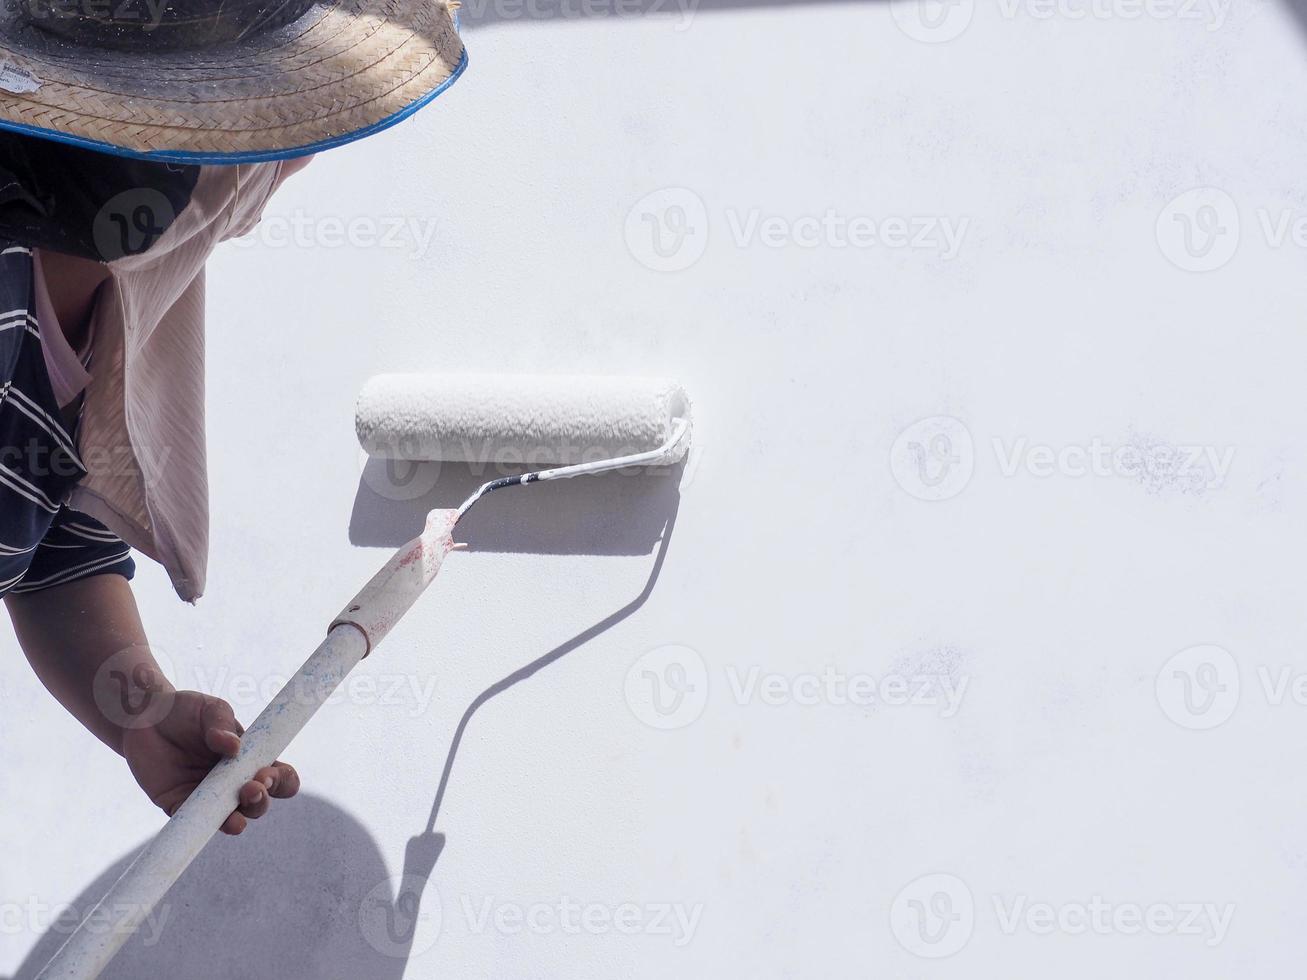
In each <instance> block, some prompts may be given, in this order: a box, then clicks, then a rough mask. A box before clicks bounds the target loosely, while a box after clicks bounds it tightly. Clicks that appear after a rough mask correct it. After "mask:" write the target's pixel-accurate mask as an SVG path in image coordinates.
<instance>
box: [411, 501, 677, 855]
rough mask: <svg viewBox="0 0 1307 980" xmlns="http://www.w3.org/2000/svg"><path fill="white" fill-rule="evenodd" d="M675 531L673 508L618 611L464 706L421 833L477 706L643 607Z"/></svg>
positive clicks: (436, 809)
mask: <svg viewBox="0 0 1307 980" xmlns="http://www.w3.org/2000/svg"><path fill="white" fill-rule="evenodd" d="M675 528H676V509H675V508H673V509H672V511H671V513H670V514H669V515H668V518H667V523H666V525H665V526H664V530H663V535H662V540H661V542H660V543H659V546H658V554H657V556H656V557H655V558H654V564H653V569H652V571H650V573H649V579H648V581H647V582H645V586H644V588H643V589H642V590H641V591H640V594H639V595H637V596H636V597H635V598H634V599H632V600H631V601H630V602H628V603H627V604H626V605H625V606H623V607H622V608H621V609H618V610H617V611H616V612H614V613H612V614H611V615H609V616H606V617H604V618H603V619H601V620H600V621H599V622H597V623H595V624H594V625H593V626H591V627H589V628H588V629H586V630H583V631H582V632H580V633H578V634H577V635H576V636H574V637H572V638H571V639H570V640H567V641H565V642H564V643H562V644H560V645H559V646H557V647H554V649H552V650H550V651H549V652H548V653H546V654H544V655H543V656H541V657H537V658H536V659H535V660H532V661H531V662H530V663H529V664H527V665H526V666H525V667H521V668H519V669H518V670H515V671H513V673H511V674H509V675H508V676H507V677H505V678H503V679H502V680H499V681H496V682H495V683H494V684H491V685H490V686H489V687H488V688H486V689H485V690H484V691H482V692H481V693H480V694H478V695H477V696H476V698H474V699H473V701H472V703H471V704H469V705H468V706H467V710H466V711H464V712H463V717H462V718H460V719H459V722H458V727H457V728H456V729H455V730H454V738H453V740H452V741H451V743H450V746H449V754H448V755H447V756H446V757H445V767H444V769H443V770H442V771H441V774H440V786H439V787H438V788H437V789H436V798H435V801H434V802H433V803H432V805H431V816H430V817H429V818H428V820H427V826H426V831H425V834H426V835H430V834H432V833H433V832H434V830H435V827H436V819H437V817H439V815H440V807H441V804H442V803H444V800H445V793H446V791H447V790H448V789H449V779H450V775H451V773H453V771H454V758H455V756H457V755H458V749H459V746H460V745H461V744H462V742H463V734H464V733H465V732H466V731H467V726H468V724H469V722H471V720H472V716H473V715H475V714H476V713H477V711H479V710H480V709H481V706H482V705H484V704H485V703H486V702H487V701H489V700H490V699H491V698H493V697H496V696H498V695H500V694H503V693H504V692H505V691H507V690H508V689H509V688H511V687H515V686H516V685H518V684H520V683H522V681H524V680H526V679H527V678H529V677H532V676H534V675H535V674H536V673H537V672H539V671H541V670H543V669H544V668H546V667H548V666H549V665H550V664H553V663H556V662H557V661H559V660H561V659H562V658H563V657H565V656H567V655H568V654H569V653H571V652H572V651H573V650H575V649H577V648H578V647H580V646H584V645H585V644H586V643H589V642H590V641H591V640H593V639H595V638H596V637H598V636H600V635H602V634H603V633H606V632H607V631H608V630H610V629H612V628H613V627H614V626H616V625H617V624H618V623H620V622H622V620H624V619H626V618H627V617H629V616H630V615H631V614H632V613H634V612H635V611H636V610H637V609H639V608H640V607H641V606H643V605H644V604H645V603H646V602H647V601H648V600H649V596H651V595H652V594H653V590H654V586H655V585H656V584H657V582H658V576H659V574H661V572H662V568H663V562H664V561H665V560H666V558H667V549H668V546H669V545H670V544H671V540H672V532H673V531H674V530H675ZM435 836H436V837H438V838H439V839H440V840H441V841H442V842H443V840H444V837H443V835H439V834H437V835H435ZM414 839H415V840H417V839H419V838H414Z"/></svg>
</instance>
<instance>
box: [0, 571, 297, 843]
mask: <svg viewBox="0 0 1307 980" xmlns="http://www.w3.org/2000/svg"><path fill="white" fill-rule="evenodd" d="M5 606H6V607H7V608H8V610H9V616H10V618H11V619H12V620H13V624H14V630H15V632H16V633H17V634H18V642H19V643H20V644H22V647H23V652H24V653H25V654H26V655H27V659H28V661H29V662H30V663H31V665H32V669H33V670H35V671H36V675H37V676H38V677H39V678H40V679H41V683H43V684H44V685H45V686H46V688H47V689H48V690H49V691H50V693H51V694H53V695H54V696H55V698H56V699H58V701H59V703H60V704H62V705H63V706H64V707H65V708H67V709H68V711H69V712H70V713H71V714H72V715H73V716H74V717H75V718H77V720H78V721H80V722H81V723H82V724H83V725H84V726H85V727H86V728H87V730H88V731H90V732H91V733H92V734H94V735H95V736H96V737H97V738H98V739H100V741H102V742H104V744H105V745H107V746H109V748H111V749H113V750H114V751H115V752H117V753H118V754H119V755H121V756H123V758H125V759H126V760H127V765H128V766H129V767H130V769H131V772H132V775H133V776H135V777H136V781H137V783H139V784H140V786H141V788H142V789H143V790H145V792H146V794H147V795H148V796H149V797H150V799H151V800H152V801H154V803H155V804H157V805H158V806H159V807H161V808H162V809H163V810H164V812H165V813H167V814H169V815H171V814H172V813H173V812H174V811H175V810H176V809H177V808H178V807H179V806H181V804H182V802H183V801H185V800H186V798H187V797H188V796H190V795H191V791H192V790H194V789H195V787H196V786H198V785H199V783H200V781H201V780H202V779H203V778H204V777H205V776H206V775H207V774H208V772H209V770H210V769H212V768H213V767H214V765H215V764H216V763H217V762H218V761H219V760H221V759H222V758H223V757H225V756H233V755H235V754H236V752H237V750H238V749H239V748H240V736H241V734H242V733H243V732H244V729H243V728H241V726H240V724H239V723H238V722H237V721H236V716H235V714H234V713H233V712H232V709H231V705H229V704H228V703H227V702H226V701H223V700H222V699H220V698H215V697H211V696H209V695H207V694H201V693H199V692H197V691H178V690H176V689H175V688H174V687H173V686H172V684H171V683H170V682H169V680H168V678H167V677H165V676H164V674H163V671H162V670H160V669H159V665H158V664H157V663H156V662H155V659H154V656H153V654H151V653H150V645H149V641H148V640H147V639H146V636H145V630H144V628H143V627H142V625H141V617H140V614H139V613H138V611H137V609H136V600H135V599H134V597H133V596H132V590H131V585H130V584H129V583H128V581H127V580H126V579H125V578H123V577H122V576H121V575H93V576H91V577H89V578H83V579H78V580H76V581H73V582H68V583H66V584H64V585H57V586H54V587H52V588H49V589H43V590H41V591H38V592H29V593H25V594H22V595H12V594H11V595H9V596H6V597H5ZM298 790H299V776H298V775H297V774H296V772H295V770H294V769H293V768H291V767H290V766H289V765H286V764H285V763H284V762H275V763H273V764H272V765H271V766H267V767H265V768H263V769H260V770H259V771H258V773H256V774H255V777H254V779H253V780H251V781H250V782H248V783H246V784H245V785H244V786H242V787H241V791H240V794H239V804H240V805H239V806H238V807H237V809H236V810H235V811H233V813H232V814H231V816H229V817H228V818H227V821H226V822H225V823H224V824H223V826H222V829H223V831H224V832H225V833H228V834H239V833H240V832H241V831H242V830H244V829H245V826H246V821H247V818H249V819H255V818H258V817H261V816H263V814H264V813H266V812H267V810H268V805H269V802H270V799H271V798H273V797H278V798H285V797H290V796H294V795H295V793H296V792H297V791H298Z"/></svg>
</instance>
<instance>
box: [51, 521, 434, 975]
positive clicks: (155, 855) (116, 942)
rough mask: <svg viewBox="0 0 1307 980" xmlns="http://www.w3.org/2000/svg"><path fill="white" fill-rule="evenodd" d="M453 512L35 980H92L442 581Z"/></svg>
mask: <svg viewBox="0 0 1307 980" xmlns="http://www.w3.org/2000/svg"><path fill="white" fill-rule="evenodd" d="M455 519H456V518H455V515H454V512H453V511H432V513H431V514H430V515H429V517H428V519H427V526H426V529H425V530H424V531H423V532H422V534H421V535H420V536H419V537H417V538H415V539H414V540H413V541H410V542H409V543H408V544H406V545H405V546H404V547H402V548H400V549H399V551H397V552H396V553H395V556H394V557H393V558H391V559H390V561H389V562H387V563H386V565H385V567H384V568H382V569H381V571H379V572H378V573H377V574H376V575H375V576H373V578H372V580H371V581H370V582H368V584H367V585H366V586H364V587H363V591H361V592H360V593H359V594H358V595H357V596H355V597H354V599H353V600H352V601H351V602H350V603H349V604H348V605H347V606H346V607H345V609H344V610H343V611H342V612H341V614H340V615H339V616H338V617H336V619H335V620H334V621H333V622H332V625H331V630H330V631H329V632H328V634H327V638H326V639H325V640H323V641H322V644H321V645H320V646H319V647H318V648H317V650H315V651H314V652H313V655H312V656H311V657H309V659H308V660H307V661H305V663H304V666H303V667H301V668H300V669H299V671H298V672H297V673H296V674H295V676H294V677H292V678H291V679H290V680H289V681H288V682H287V683H286V686H285V687H283V688H282V689H281V691H280V693H278V694H277V696H276V697H275V698H273V700H272V703H271V704H269V705H268V706H267V707H266V708H264V709H263V712H262V714H260V715H259V717H258V718H257V719H255V721H254V724H252V725H251V726H250V727H249V728H248V729H246V731H245V734H244V735H243V736H241V747H240V751H239V752H238V753H237V754H236V755H235V756H234V757H233V758H231V759H224V760H223V761H222V762H220V763H218V764H217V765H216V766H214V767H213V769H212V770H211V771H210V772H209V775H208V776H206V777H205V778H204V781H203V782H202V783H200V785H199V786H197V787H196V788H195V791H194V792H193V793H191V795H190V797H189V798H188V799H187V800H186V802H185V803H183V804H182V805H181V807H180V808H178V810H177V812H176V813H174V814H173V815H172V818H171V819H170V820H169V821H168V822H167V823H166V824H165V825H164V827H163V829H162V830H161V831H159V833H158V835H157V836H156V837H155V838H154V840H152V841H151V842H150V843H149V845H147V846H146V848H145V850H144V851H142V852H141V853H140V854H139V855H138V856H137V858H136V860H135V861H133V862H132V863H131V866H130V867H128V868H127V870H126V871H124V872H123V874H122V877H120V878H119V879H118V881H117V882H116V883H115V884H114V886H113V887H112V888H111V889H109V893H108V894H107V895H105V897H104V898H102V899H101V900H100V903H99V904H98V905H97V906H96V907H95V908H94V909H93V910H92V911H91V913H90V914H89V915H88V916H87V917H86V918H85V919H83V920H82V923H81V925H79V926H78V927H77V930H76V931H75V932H74V933H73V934H72V935H71V936H69V937H68V941H67V942H65V943H64V944H63V946H62V947H61V948H60V950H59V952H57V953H55V955H54V958H53V959H51V960H50V962H49V963H47V964H46V965H45V969H44V970H42V971H41V972H40V973H39V974H38V975H37V980H95V978H96V977H98V976H99V975H100V973H101V972H102V971H103V970H104V968H105V967H106V966H108V965H109V961H110V960H112V959H113V958H114V955H115V954H117V952H118V950H119V949H121V948H122V946H123V944H124V943H126V942H127V940H128V939H129V938H130V937H131V935H132V933H134V932H135V931H136V929H137V928H138V927H139V926H140V924H141V923H142V922H144V921H145V919H146V917H147V916H148V915H149V914H150V912H151V910H153V909H154V907H155V906H156V905H157V904H158V903H159V902H160V901H161V900H162V899H163V896H164V895H165V894H166V893H167V891H168V889H169V888H171V887H172V884H173V882H175V881H176V880H177V879H178V878H179V877H181V874H182V872H183V871H185V870H186V869H187V868H188V867H189V866H190V864H191V862H192V861H194V860H195V858H196V857H197V856H198V855H199V853H200V851H202V850H203V849H204V845H205V844H207V843H208V842H209V839H210V838H211V837H212V836H213V835H214V834H215V833H216V832H217V830H218V828H219V827H221V826H222V824H223V821H225V820H226V819H227V817H228V816H229V815H230V814H231V812H232V811H233V810H235V809H236V805H237V794H238V793H239V792H240V788H241V787H242V786H244V785H245V784H246V783H247V782H249V781H250V780H251V779H253V778H254V774H255V773H256V772H258V771H259V770H260V769H262V768H263V767H264V766H268V765H271V764H272V763H273V762H275V761H276V760H277V758H278V757H280V756H281V754H282V753H283V752H284V751H285V750H286V746H288V745H289V744H290V743H291V740H292V739H294V738H295V736H296V735H298V734H299V731H300V729H301V728H303V727H304V726H305V725H306V724H308V721H309V719H310V718H312V717H313V716H314V714H316V713H317V710H318V709H319V708H320V707H322V705H323V703H324V702H325V701H326V700H327V698H329V697H330V696H331V694H332V692H333V691H335V690H336V688H337V687H339V686H340V683H341V682H342V681H343V680H344V679H345V677H346V676H347V675H348V674H349V672H350V671H351V670H353V669H354V667H355V666H356V665H357V664H358V662H359V661H360V660H362V659H363V658H364V657H365V656H367V655H368V653H369V652H370V651H371V649H372V648H373V647H375V646H376V645H377V644H378V643H380V642H381V640H382V639H383V638H384V637H385V635H386V634H387V633H388V632H389V631H390V628H391V627H392V626H393V625H394V624H395V623H396V622H398V621H399V618H400V617H401V616H403V615H404V613H405V612H407V611H408V608H409V607H410V606H411V605H412V604H413V603H414V601H416V600H417V597H418V596H419V595H421V594H422V591H423V590H424V589H425V588H426V587H427V585H428V584H430V582H431V580H432V579H434V578H435V577H436V573H437V572H438V571H439V570H440V565H441V563H442V562H443V560H444V558H445V555H446V554H448V553H449V551H450V549H451V548H452V547H453V543H452V537H451V535H452V532H453V528H454V522H455Z"/></svg>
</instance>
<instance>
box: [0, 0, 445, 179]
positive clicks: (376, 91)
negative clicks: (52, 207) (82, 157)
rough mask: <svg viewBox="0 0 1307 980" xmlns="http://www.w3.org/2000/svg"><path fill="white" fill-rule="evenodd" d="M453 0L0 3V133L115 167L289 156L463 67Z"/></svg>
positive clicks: (374, 124)
mask: <svg viewBox="0 0 1307 980" xmlns="http://www.w3.org/2000/svg"><path fill="white" fill-rule="evenodd" d="M457 6H458V4H457V3H456V2H454V0H17V3H14V2H13V0H5V2H4V4H3V10H0V129H12V130H18V131H20V132H25V133H31V134H33V135H36V136H44V137H47V138H50V139H56V140H63V141H66V142H69V143H76V144H79V145H82V146H87V147H90V148H92V149H98V150H103V151H106V152H110V153H118V154H122V155H126V156H133V157H145V158H149V159H156V160H171V161H177V162H184V163H238V162H247V161H255V160H275V159H283V158H287V157H293V156H299V155H302V154H304V153H311V152H315V151H317V150H323V149H327V148H328V147H331V146H337V145H339V144H341V143H346V142H349V141H350V140H355V139H358V138H360V137H362V136H366V135H368V134H369V133H374V132H376V131H378V130H380V129H384V128H385V127H387V126H389V125H392V124H393V123H395V122H398V121H399V120H400V119H402V118H404V117H405V116H407V115H409V114H410V113H412V112H413V111H415V110H416V109H418V108H419V107H420V106H422V105H424V104H425V103H427V102H429V101H430V100H431V99H433V98H435V97H436V96H437V95H439V94H440V93H441V92H442V91H444V89H445V88H446V87H448V86H449V85H450V84H451V83H452V82H453V81H454V80H455V79H456V78H457V77H458V76H459V74H460V73H461V72H462V71H463V68H464V66H465V65H466V64H467V54H466V52H464V50H463V45H462V42H461V41H460V40H459V37H458V29H457V21H456V15H455V9H456V8H457Z"/></svg>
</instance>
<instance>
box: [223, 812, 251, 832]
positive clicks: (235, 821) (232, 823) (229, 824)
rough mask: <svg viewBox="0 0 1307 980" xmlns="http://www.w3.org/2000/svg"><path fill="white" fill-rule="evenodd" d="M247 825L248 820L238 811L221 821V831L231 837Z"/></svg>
mask: <svg viewBox="0 0 1307 980" xmlns="http://www.w3.org/2000/svg"><path fill="white" fill-rule="evenodd" d="M247 825H248V821H246V819H245V818H244V817H243V816H241V815H240V814H239V813H233V814H232V815H231V816H229V817H228V818H227V819H226V820H224V821H223V823H222V832H223V833H224V834H228V835H229V836H231V837H235V836H237V835H238V834H239V833H240V832H241V831H243V830H244V829H245V828H246V826H247Z"/></svg>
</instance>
